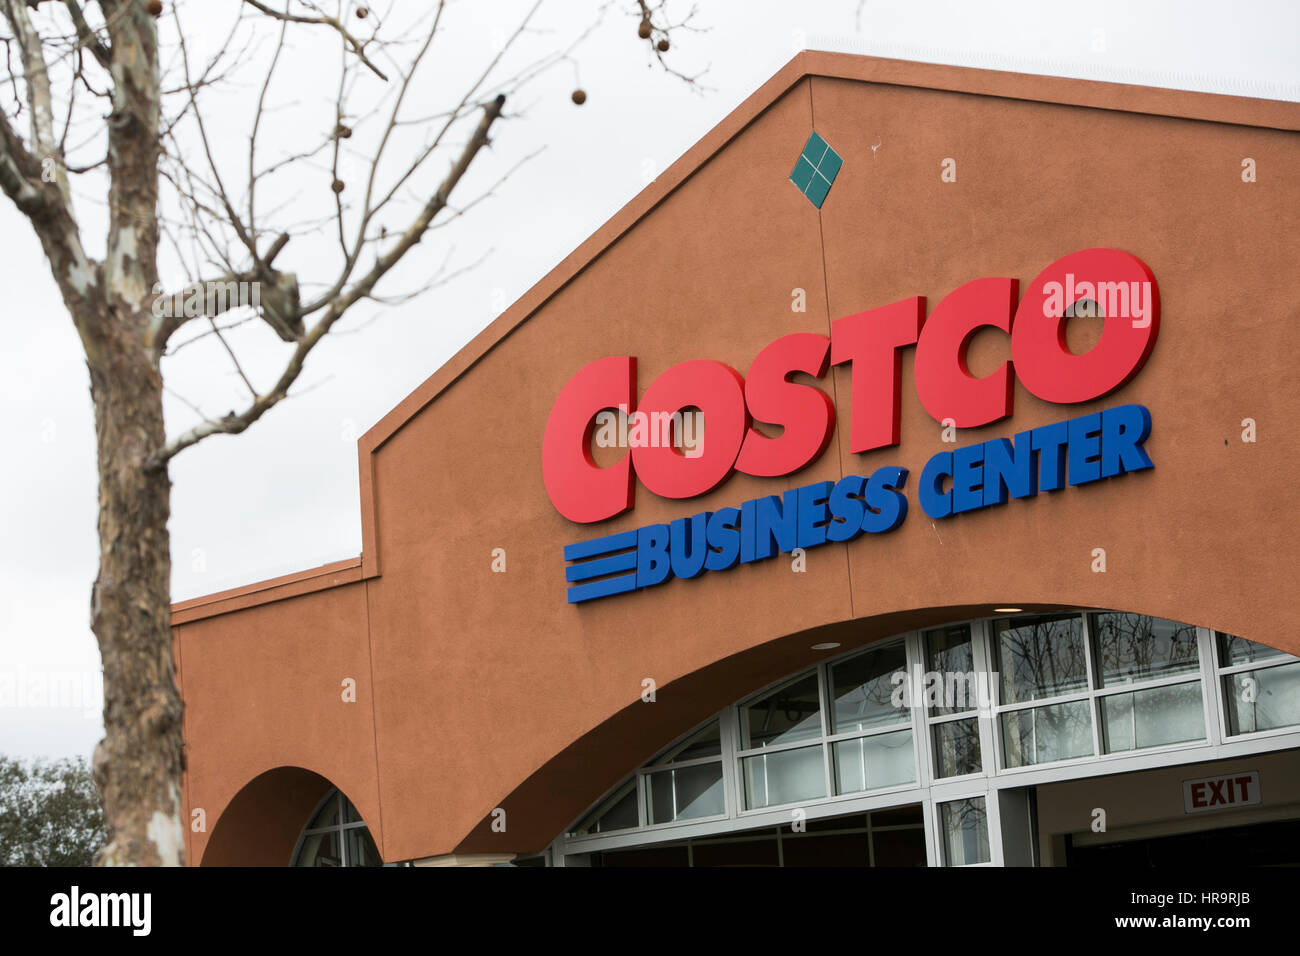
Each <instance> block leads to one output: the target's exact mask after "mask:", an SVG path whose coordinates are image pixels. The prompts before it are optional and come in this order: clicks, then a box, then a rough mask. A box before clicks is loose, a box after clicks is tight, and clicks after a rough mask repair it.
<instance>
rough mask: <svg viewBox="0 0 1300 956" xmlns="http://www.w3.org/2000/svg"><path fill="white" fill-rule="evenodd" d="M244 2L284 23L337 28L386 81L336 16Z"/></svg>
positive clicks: (381, 71)
mask: <svg viewBox="0 0 1300 956" xmlns="http://www.w3.org/2000/svg"><path fill="white" fill-rule="evenodd" d="M244 2H245V3H246V4H248V5H249V6H250V7H252V8H253V9H254V10H257V11H258V12H259V13H264V14H266V15H267V16H268V17H273V18H275V19H276V20H283V21H284V22H286V23H312V24H316V25H318V26H327V27H330V28H332V29H334V30H337V31H338V32H339V35H340V36H342V37H343V39H344V40H346V41H347V43H348V46H350V47H352V52H353V53H355V54H356V55H357V59H359V60H360V61H361V62H362V63H364V64H365V65H366V66H367V67H369V68H370V70H371V72H372V73H374V74H375V76H377V77H379V78H380V79H381V80H383V81H384V82H385V83H387V82H388V76H387V75H386V74H385V73H384V71H383V70H381V69H380V68H379V67H377V66H375V64H374V63H372V62H370V58H369V57H367V56H366V50H365V44H363V43H361V41H359V40H358V39H357V38H356V37H354V36H353V35H352V34H351V33H349V32H348V28H347V27H345V26H344V25H343V24H342V23H340V22H339V20H338V18H336V17H331V16H328V15H326V14H320V15H319V16H314V17H304V16H302V15H300V14H296V13H289V12H288V11H287V10H285V11H280V10H274V9H272V8H271V7H268V6H267V5H266V4H264V3H261V2H259V0H244Z"/></svg>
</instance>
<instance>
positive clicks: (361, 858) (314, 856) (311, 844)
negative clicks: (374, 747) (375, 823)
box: [290, 790, 384, 866]
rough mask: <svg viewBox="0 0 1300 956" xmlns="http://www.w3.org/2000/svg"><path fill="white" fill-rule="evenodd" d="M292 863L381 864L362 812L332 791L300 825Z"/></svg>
mask: <svg viewBox="0 0 1300 956" xmlns="http://www.w3.org/2000/svg"><path fill="white" fill-rule="evenodd" d="M290 865H291V866H383V865H384V861H383V859H382V858H381V857H380V855H379V849H378V847H376V846H375V841H374V840H373V839H372V838H371V836H370V831H369V830H368V829H366V825H365V823H364V822H362V820H361V814H360V813H358V812H357V808H356V807H354V806H353V805H352V801H350V800H349V799H348V798H347V797H345V796H344V795H343V793H342V792H341V791H339V790H331V791H330V792H329V794H328V795H327V796H326V797H325V799H324V800H322V801H321V803H320V806H319V807H317V809H316V812H315V813H314V814H312V818H311V819H310V820H308V821H307V826H305V827H304V828H303V831H302V836H301V837H299V839H298V847H297V849H296V850H295V852H294V855H293V862H292V863H291V864H290Z"/></svg>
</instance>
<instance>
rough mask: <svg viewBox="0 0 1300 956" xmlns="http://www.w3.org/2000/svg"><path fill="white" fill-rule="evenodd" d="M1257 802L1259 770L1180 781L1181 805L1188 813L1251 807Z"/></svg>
mask: <svg viewBox="0 0 1300 956" xmlns="http://www.w3.org/2000/svg"><path fill="white" fill-rule="evenodd" d="M1259 802H1260V794H1259V771H1257V770H1250V771H1247V772H1245V773H1230V774H1226V775H1224V776H1222V777H1204V778H1202V779H1200V780H1184V781H1183V807H1184V809H1185V810H1186V811H1187V812H1188V813H1200V812H1202V811H1204V810H1226V809H1228V808H1230V807H1251V806H1256V805H1258V804H1259Z"/></svg>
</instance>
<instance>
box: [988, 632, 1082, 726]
mask: <svg viewBox="0 0 1300 956" xmlns="http://www.w3.org/2000/svg"><path fill="white" fill-rule="evenodd" d="M994 634H995V641H996V644H997V653H998V663H999V665H1000V668H999V672H1000V675H1001V678H1002V703H1004V704H1018V703H1024V702H1027V701H1033V700H1044V699H1046V698H1049V697H1060V696H1062V695H1064V694H1068V693H1070V692H1072V691H1078V690H1086V689H1087V687H1088V665H1087V657H1086V654H1085V651H1084V646H1083V620H1082V618H1081V617H1080V616H1079V615H1078V614H1043V615H1038V616H1035V617H1017V618H1004V619H1002V620H999V621H995V622H994Z"/></svg>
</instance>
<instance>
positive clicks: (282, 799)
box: [200, 767, 381, 866]
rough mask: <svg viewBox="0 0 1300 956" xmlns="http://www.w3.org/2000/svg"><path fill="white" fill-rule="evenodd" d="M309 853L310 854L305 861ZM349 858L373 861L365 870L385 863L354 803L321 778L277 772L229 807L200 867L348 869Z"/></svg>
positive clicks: (257, 780)
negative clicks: (346, 844)
mask: <svg viewBox="0 0 1300 956" xmlns="http://www.w3.org/2000/svg"><path fill="white" fill-rule="evenodd" d="M345 841H347V842H350V844H351V845H352V846H353V852H352V853H351V854H348V853H347V851H346V850H345V849H342V847H343V844H344V842H345ZM306 847H310V852H309V853H307V854H306V855H304V852H303V851H304V848H306ZM308 857H310V859H309V860H308ZM349 858H352V859H356V860H366V861H373V862H368V863H365V864H362V865H379V864H380V862H381V861H380V858H379V853H378V851H377V850H376V849H375V844H374V841H373V840H372V839H371V837H370V834H369V832H368V830H367V828H366V825H365V823H364V821H362V819H361V815H360V814H359V813H358V812H357V811H356V808H355V807H354V806H353V805H352V802H351V801H350V800H348V799H347V797H346V796H344V795H343V794H342V793H341V792H340V791H339V790H338V788H337V787H335V786H334V784H333V783H331V782H330V781H329V780H328V779H327V778H325V777H323V776H321V775H320V774H318V773H315V772H313V771H311V770H307V769H304V768H303V767H276V768H275V769H273V770H268V771H266V772H265V773H262V774H259V775H258V776H256V777H254V778H253V779H252V780H250V781H249V782H248V783H247V784H245V785H244V787H243V788H241V789H240V791H239V792H238V793H237V794H235V796H234V798H233V799H232V800H231V801H230V803H229V804H227V806H226V809H225V810H224V811H223V812H222V814H221V817H220V819H218V820H217V822H216V825H215V826H214V827H213V828H212V835H211V836H210V837H209V839H208V842H207V846H206V847H205V848H204V851H203V858H202V860H201V861H200V865H202V866H288V865H291V864H293V863H294V862H299V863H301V865H307V866H314V865H320V866H328V865H337V866H342V865H346V864H345V862H344V861H345V860H347V859H349ZM304 860H307V862H302V861H304Z"/></svg>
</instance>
